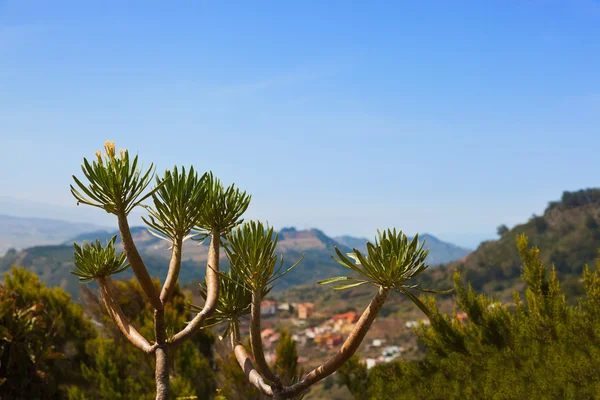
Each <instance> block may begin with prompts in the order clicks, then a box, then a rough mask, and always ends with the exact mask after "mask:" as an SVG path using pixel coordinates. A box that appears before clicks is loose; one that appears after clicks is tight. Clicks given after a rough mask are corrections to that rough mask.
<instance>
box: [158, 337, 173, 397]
mask: <svg viewBox="0 0 600 400" xmlns="http://www.w3.org/2000/svg"><path fill="white" fill-rule="evenodd" d="M169 392H170V390H169V364H168V362H167V347H166V346H165V347H159V348H157V349H156V400H168V399H169Z"/></svg>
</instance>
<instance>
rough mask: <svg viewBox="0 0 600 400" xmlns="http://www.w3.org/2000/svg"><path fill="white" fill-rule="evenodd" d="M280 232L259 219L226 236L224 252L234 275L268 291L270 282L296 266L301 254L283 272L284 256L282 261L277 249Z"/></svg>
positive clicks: (248, 283) (252, 289)
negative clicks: (278, 233)
mask: <svg viewBox="0 0 600 400" xmlns="http://www.w3.org/2000/svg"><path fill="white" fill-rule="evenodd" d="M278 238H279V236H278V235H277V234H276V233H274V231H273V227H270V228H269V227H265V226H264V225H263V224H262V222H260V221H249V222H246V223H244V224H242V225H241V226H240V227H239V228H237V229H236V230H234V231H233V232H231V234H229V235H228V236H227V246H226V247H225V252H226V253H227V258H228V259H229V266H230V268H231V270H232V272H233V275H235V276H236V277H238V278H239V279H240V280H241V281H242V282H243V283H244V285H246V286H247V287H248V288H249V289H250V290H251V291H252V292H254V293H257V292H258V293H262V292H266V293H268V292H269V291H270V290H271V288H272V286H271V284H272V283H273V282H274V281H275V280H277V279H279V278H281V277H282V276H284V275H285V274H287V273H288V272H290V271H291V270H292V269H294V268H295V267H296V266H297V265H298V264H299V263H300V261H302V257H301V258H300V259H299V260H298V261H297V262H296V263H295V264H294V265H292V266H291V267H290V268H288V269H287V270H285V271H284V272H281V270H282V268H283V256H281V257H280V259H279V263H278V262H277V261H278V258H277V255H276V254H275V250H276V248H277V241H278Z"/></svg>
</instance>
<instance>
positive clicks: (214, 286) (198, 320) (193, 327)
mask: <svg viewBox="0 0 600 400" xmlns="http://www.w3.org/2000/svg"><path fill="white" fill-rule="evenodd" d="M219 234H220V233H219V232H217V231H213V232H212V233H211V235H210V244H209V247H208V260H207V264H206V301H205V302H204V307H203V308H202V310H201V311H200V312H199V313H198V314H196V316H195V317H194V319H192V320H191V321H190V323H188V324H187V326H186V327H185V328H184V329H182V330H181V331H180V332H179V333H177V334H176V335H175V336H173V338H172V339H171V341H170V342H171V343H173V344H178V343H181V342H182V341H184V340H186V339H187V338H188V337H190V336H192V335H193V334H194V333H196V332H197V331H198V330H200V328H202V321H204V320H205V319H206V318H208V317H210V316H211V315H212V314H213V313H214V312H215V308H216V306H217V299H218V297H219V241H220V236H219Z"/></svg>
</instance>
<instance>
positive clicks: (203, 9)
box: [0, 0, 600, 246]
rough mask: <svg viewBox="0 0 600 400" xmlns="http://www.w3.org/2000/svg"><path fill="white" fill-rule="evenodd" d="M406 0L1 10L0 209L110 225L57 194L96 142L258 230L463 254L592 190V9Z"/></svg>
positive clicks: (595, 18)
mask: <svg viewBox="0 0 600 400" xmlns="http://www.w3.org/2000/svg"><path fill="white" fill-rule="evenodd" d="M124 3H127V5H124ZM173 3H177V4H176V5H174V4H173ZM408 3H409V2H406V3H404V4H403V3H402V2H392V1H389V2H378V1H369V2H366V1H365V2H351V1H320V2H316V1H314V2H311V1H297V2H281V1H279V2H275V1H273V2H258V1H257V2H230V3H229V4H225V3H224V2H200V1H197V2H152V1H144V2H117V1H115V2H111V1H103V2H92V1H90V2H82V1H72V2H66V1H60V0H58V1H54V2H46V1H29V0H19V1H17V0H9V1H3V0H0V137H1V143H2V145H1V146H0V150H1V157H0V182H2V185H1V188H0V197H4V198H5V199H6V198H11V199H13V200H14V199H20V200H23V201H24V202H23V204H27V203H26V202H25V200H27V202H30V201H35V202H40V203H47V204H51V205H53V206H60V207H62V209H63V210H68V213H67V214H68V218H70V219H73V220H82V219H83V220H87V219H90V220H92V221H93V222H96V223H102V224H109V223H112V222H113V221H112V219H111V218H110V216H108V215H104V214H102V212H101V211H96V210H83V209H82V208H79V209H77V208H75V206H74V200H73V199H72V198H71V195H70V193H69V190H68V186H69V184H70V182H71V175H72V174H73V173H78V171H79V169H78V168H79V165H80V163H81V159H82V157H84V156H87V157H91V156H93V153H94V151H96V150H97V149H99V148H100V147H101V146H102V144H103V143H104V141H105V140H106V139H111V140H114V141H115V142H116V143H117V147H126V148H128V149H130V150H132V151H137V152H139V154H140V156H141V157H142V159H143V160H145V162H146V163H147V164H149V163H150V162H151V161H154V162H155V163H156V164H157V166H158V169H159V170H161V171H162V170H164V169H165V168H170V167H172V165H174V164H178V165H190V164H192V165H194V166H195V167H197V168H198V169H200V170H209V169H210V170H212V171H214V172H215V173H216V174H217V175H218V176H219V177H221V178H222V179H223V180H224V181H225V183H230V182H235V183H236V184H238V185H239V186H241V187H242V188H244V189H247V190H248V191H249V192H250V193H252V194H253V204H252V206H251V209H250V210H249V213H248V216H249V217H250V218H260V219H262V220H268V221H269V222H270V223H271V224H273V225H275V226H276V227H283V226H289V225H294V226H296V227H298V228H309V227H318V228H320V229H322V230H323V231H325V233H327V234H330V235H337V234H342V233H348V234H353V235H361V236H368V237H372V236H373V234H374V232H375V230H376V229H377V228H386V227H393V226H395V227H397V228H400V229H404V230H405V231H406V232H408V233H414V232H430V233H433V234H437V235H439V236H440V237H441V238H442V239H446V240H452V241H454V242H457V243H460V244H464V245H470V246H475V245H476V243H477V242H478V240H480V239H483V238H486V237H494V235H495V228H496V226H498V225H499V224H501V223H505V224H507V225H509V226H510V225H513V224H516V223H519V222H524V221H526V220H527V219H528V218H529V217H530V216H531V214H533V213H538V214H539V213H541V212H543V210H544V208H545V206H546V204H547V202H548V201H550V200H555V199H558V198H559V197H560V195H561V193H562V191H563V190H577V189H580V188H584V187H593V186H598V181H599V178H600V168H599V165H600V161H599V160H600V151H599V149H600V2H598V1H591V0H587V1H584V0H581V1H579V0H568V1H566V0H565V1H541V0H540V1H524V0H521V1H509V0H504V1H484V2H482V1H471V2H463V1H453V2H447V1H438V2H429V1H422V2H410V4H408ZM13 203H14V201H13ZM24 209H25V208H22V209H21V211H23V210H24ZM1 211H3V210H0V212H1ZM4 211H5V212H6V213H11V212H13V213H14V212H16V211H18V210H14V209H6V210H4Z"/></svg>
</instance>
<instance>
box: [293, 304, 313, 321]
mask: <svg viewBox="0 0 600 400" xmlns="http://www.w3.org/2000/svg"><path fill="white" fill-rule="evenodd" d="M296 310H298V318H300V319H308V318H310V317H311V316H312V315H313V314H314V313H315V305H314V304H313V303H301V304H298V305H297V306H296Z"/></svg>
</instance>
